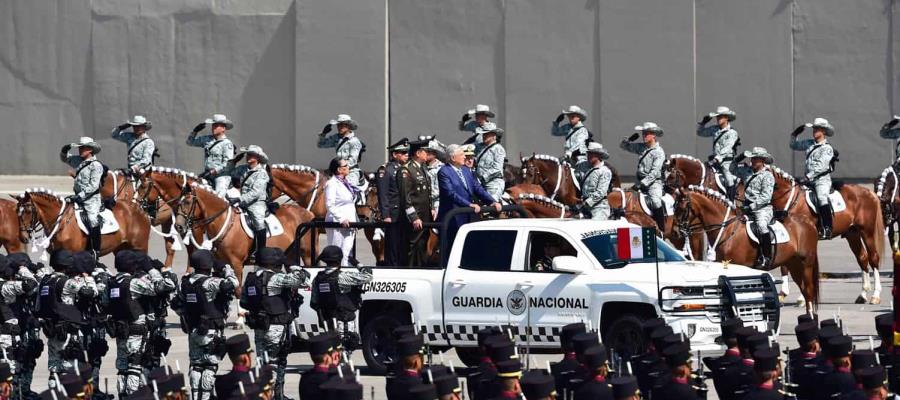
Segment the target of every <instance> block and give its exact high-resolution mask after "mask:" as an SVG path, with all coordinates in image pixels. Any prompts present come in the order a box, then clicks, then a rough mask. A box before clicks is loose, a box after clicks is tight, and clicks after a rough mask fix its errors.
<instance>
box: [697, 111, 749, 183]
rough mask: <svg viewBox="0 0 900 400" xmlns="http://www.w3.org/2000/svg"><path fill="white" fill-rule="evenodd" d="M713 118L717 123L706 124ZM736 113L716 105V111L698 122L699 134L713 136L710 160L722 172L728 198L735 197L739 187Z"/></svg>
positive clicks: (738, 141)
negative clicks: (736, 173) (734, 166)
mask: <svg viewBox="0 0 900 400" xmlns="http://www.w3.org/2000/svg"><path fill="white" fill-rule="evenodd" d="M713 118H715V119H716V125H713V126H706V124H707V123H709V121H711V120H712V119H713ZM734 118H735V114H734V111H731V110H730V109H729V108H728V107H723V106H719V107H716V111H715V112H711V113H709V114H708V115H705V116H703V119H702V120H700V122H698V123H697V136H700V137H712V138H715V139H713V153H712V154H710V155H709V162H710V163H711V164H712V165H713V166H714V167H715V168H716V169H718V170H719V172H720V173H721V174H722V179H724V182H722V183H723V184H724V185H725V192H726V195H728V198H730V199H734V196H735V191H736V189H737V179H736V178H735V176H734V169H733V167H732V163H733V161H734V156H735V153H736V152H737V148H738V146H740V144H741V139H740V137H739V136H738V133H737V131H736V130H734V128H732V127H731V122H732V121H734Z"/></svg>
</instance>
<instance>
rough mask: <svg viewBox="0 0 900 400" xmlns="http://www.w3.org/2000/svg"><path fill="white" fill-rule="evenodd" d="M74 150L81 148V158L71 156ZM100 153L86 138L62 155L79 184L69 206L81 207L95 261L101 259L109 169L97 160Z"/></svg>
mask: <svg viewBox="0 0 900 400" xmlns="http://www.w3.org/2000/svg"><path fill="white" fill-rule="evenodd" d="M73 147H76V148H78V155H72V156H70V155H69V150H70V149H72V148H73ZM97 153H100V145H99V144H97V142H94V139H91V138H89V137H86V136H83V137H81V138H80V139H78V142H77V143H70V144H67V145H65V146H63V148H62V150H61V151H60V153H59V159H60V160H62V162H64V163H66V164H68V165H69V166H70V167H72V168H74V169H75V184H74V186H73V187H72V191H73V192H75V194H73V195H71V196H68V197H66V202H68V203H75V204H77V205H78V206H80V207H81V212H82V215H81V216H82V220H83V221H84V224H85V226H86V227H87V229H88V242H87V247H86V249H87V250H88V251H91V252H93V253H94V257H99V256H100V243H101V242H100V240H101V236H100V228H101V227H102V226H103V221H102V219H101V217H100V211H102V209H103V204H102V203H103V202H102V201H101V199H100V188H101V187H102V186H103V175H104V173H105V172H106V171H105V170H106V167H104V166H103V164H102V163H101V162H100V160H97Z"/></svg>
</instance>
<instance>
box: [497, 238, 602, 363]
mask: <svg viewBox="0 0 900 400" xmlns="http://www.w3.org/2000/svg"><path fill="white" fill-rule="evenodd" d="M520 240H521V241H525V242H527V243H526V244H525V246H524V254H525V257H523V264H522V265H521V267H518V266H516V267H514V270H516V272H515V275H514V276H515V279H514V281H515V282H516V290H518V291H520V292H522V293H523V294H524V295H525V297H527V299H528V303H527V304H526V305H525V306H524V308H523V309H514V310H513V311H515V312H518V313H521V317H522V326H523V327H524V326H529V325H530V326H531V330H530V331H529V333H530V338H529V340H530V342H531V343H530V344H531V345H532V346H534V347H555V346H556V345H558V343H559V328H561V327H562V326H563V325H566V324H570V323H573V322H579V321H583V322H585V324H587V321H588V320H589V319H590V318H589V317H590V316H591V315H597V314H598V312H593V313H592V312H591V310H590V307H591V303H592V302H591V282H590V281H589V279H590V278H588V276H590V275H589V274H580V275H579V274H574V273H570V272H557V271H554V270H553V257H556V256H573V257H584V259H585V262H584V263H583V264H584V268H585V272H588V270H590V269H591V268H592V266H591V263H590V262H589V261H587V260H588V258H587V257H585V255H579V251H578V247H577V246H576V244H575V243H572V242H570V241H569V240H568V239H567V238H566V237H565V236H564V235H561V234H558V233H556V232H553V231H544V230H532V231H530V232H528V236H527V238H526V237H522V238H520ZM529 321H530V322H529ZM595 328H596V327H595ZM523 333H524V332H523Z"/></svg>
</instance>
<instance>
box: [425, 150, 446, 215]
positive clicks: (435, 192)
mask: <svg viewBox="0 0 900 400" xmlns="http://www.w3.org/2000/svg"><path fill="white" fill-rule="evenodd" d="M443 166H444V163H442V162H441V160H438V159H437V158H435V159H434V161H432V162H431V163H430V164H428V165H426V166H425V168H426V171H425V172H427V173H428V179H431V209H432V210H437V209H438V208H440V205H441V202H440V199H441V191H440V188H439V187H438V171H440V170H441V167H443Z"/></svg>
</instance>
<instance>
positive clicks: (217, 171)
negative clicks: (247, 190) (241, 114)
mask: <svg viewBox="0 0 900 400" xmlns="http://www.w3.org/2000/svg"><path fill="white" fill-rule="evenodd" d="M207 126H209V127H210V130H211V131H212V132H211V134H210V135H204V136H197V134H198V133H200V132H201V131H203V130H204V129H206V127H207ZM232 128H234V123H233V122H231V120H229V119H228V117H226V116H225V115H224V114H214V115H213V116H212V118H208V119H206V120H205V121H203V122H201V123H199V124H197V126H195V127H194V129H193V130H192V131H191V134H190V135H189V136H188V138H187V145H188V146H193V147H202V148H203V159H204V167H203V173H201V174H200V176H201V177H203V178H205V179H206V180H208V181H209V183H210V185H212V187H213V188H215V191H216V194H218V195H219V196H225V193H227V192H228V188H230V187H231V170H230V167H229V165H228V162H229V161H231V159H233V158H234V150H235V146H234V143H232V141H231V139H229V138H228V137H227V136H226V135H225V132H226V131H229V130H231V129H232Z"/></svg>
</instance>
